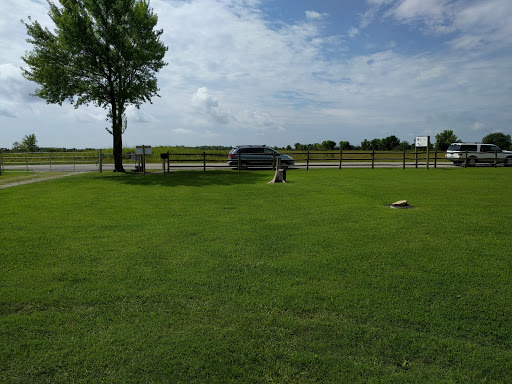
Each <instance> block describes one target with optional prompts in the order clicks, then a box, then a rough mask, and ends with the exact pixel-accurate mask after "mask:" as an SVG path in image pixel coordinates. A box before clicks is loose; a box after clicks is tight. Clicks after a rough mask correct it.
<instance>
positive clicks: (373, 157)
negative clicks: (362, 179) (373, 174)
mask: <svg viewBox="0 0 512 384" xmlns="http://www.w3.org/2000/svg"><path fill="white" fill-rule="evenodd" d="M372 169H375V151H374V150H372Z"/></svg>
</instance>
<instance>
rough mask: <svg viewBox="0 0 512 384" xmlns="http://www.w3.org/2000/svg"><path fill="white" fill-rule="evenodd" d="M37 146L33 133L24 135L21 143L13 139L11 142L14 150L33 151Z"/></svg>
mask: <svg viewBox="0 0 512 384" xmlns="http://www.w3.org/2000/svg"><path fill="white" fill-rule="evenodd" d="M37 148H38V147H37V139H36V135H35V134H34V133H31V134H29V135H25V136H24V137H23V140H21V143H19V142H17V141H15V142H14V143H13V144H12V150H13V151H16V152H35V151H37Z"/></svg>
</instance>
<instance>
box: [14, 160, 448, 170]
mask: <svg viewBox="0 0 512 384" xmlns="http://www.w3.org/2000/svg"><path fill="white" fill-rule="evenodd" d="M338 166H339V165H338V164H337V163H326V162H318V163H310V164H309V168H310V169H315V168H335V169H336V168H338ZM402 167H403V163H402V162H391V161H387V162H386V161H381V162H375V168H402ZM437 167H438V168H447V167H448V168H453V167H454V165H453V164H452V163H446V162H438V163H437ZM124 168H125V169H126V170H127V171H132V170H135V164H134V163H133V162H130V161H126V162H125V163H124ZM293 168H299V169H305V168H306V163H297V164H295V166H294V167H293ZM342 168H371V162H364V161H360V162H343V164H342ZM406 168H415V163H414V162H406ZM418 168H426V164H425V163H419V164H418ZM430 168H434V164H433V163H431V164H430ZM146 169H147V170H152V171H154V170H162V164H161V163H160V164H158V163H147V164H146ZM206 169H207V170H213V169H229V170H231V169H233V168H232V167H227V166H226V163H207V164H206ZM4 170H5V171H20V172H23V171H27V170H29V171H33V172H98V171H99V168H98V165H96V164H76V165H73V164H58V165H55V164H52V166H51V167H50V165H44V164H43V165H28V168H27V166H26V165H12V166H5V169H4ZM113 170H114V164H103V171H105V172H108V171H113ZM175 170H203V164H202V163H171V171H175Z"/></svg>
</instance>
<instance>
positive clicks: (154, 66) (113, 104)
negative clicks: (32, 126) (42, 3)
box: [22, 0, 167, 171]
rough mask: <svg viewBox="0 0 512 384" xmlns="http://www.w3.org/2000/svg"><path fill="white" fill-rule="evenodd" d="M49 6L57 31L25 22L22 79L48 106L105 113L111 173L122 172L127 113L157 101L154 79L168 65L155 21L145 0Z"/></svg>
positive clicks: (74, 0)
mask: <svg viewBox="0 0 512 384" xmlns="http://www.w3.org/2000/svg"><path fill="white" fill-rule="evenodd" d="M47 1H48V4H49V6H50V11H49V13H48V14H49V16H50V18H51V19H52V21H53V22H54V23H55V26H56V29H55V31H54V33H53V32H51V31H50V30H49V29H48V28H43V27H42V26H41V25H40V24H39V23H38V22H37V21H34V22H33V23H26V22H23V23H24V24H25V26H26V28H27V34H28V36H29V38H28V39H27V41H28V42H29V43H30V44H32V45H33V50H32V51H30V52H28V53H27V54H26V55H25V56H24V57H23V58H22V59H23V60H24V61H25V63H26V64H27V65H28V69H23V75H24V76H25V77H26V78H27V79H29V80H31V81H34V82H36V83H38V84H39V85H40V86H41V87H40V88H39V89H37V90H36V92H35V95H36V96H39V97H41V98H43V99H45V100H46V102H47V103H55V104H59V105H62V103H63V102H64V101H66V100H68V101H69V102H71V104H74V106H75V107H76V108H78V107H79V106H81V105H89V104H93V105H94V106H97V107H101V108H104V109H106V110H107V111H108V113H107V120H108V121H110V123H111V128H107V130H108V131H109V132H110V133H111V134H112V136H113V153H114V161H115V171H124V169H123V163H122V149H123V144H122V133H123V132H124V129H126V115H125V113H126V107H127V106H128V105H134V106H136V107H137V108H139V107H140V106H141V105H142V104H143V103H144V102H147V101H149V102H151V98H152V97H154V96H158V87H157V80H156V77H155V75H156V72H158V71H159V70H160V69H161V68H162V67H163V66H164V65H166V63H165V62H164V61H163V58H164V56H165V53H166V51H167V47H165V45H164V44H163V43H162V42H161V41H160V36H161V35H162V33H163V31H162V30H155V27H156V24H157V21H158V18H157V16H156V15H155V14H154V13H153V11H152V9H151V8H150V7H149V2H147V1H145V0H59V3H60V5H61V7H58V6H57V5H55V4H54V3H53V2H52V1H50V0H47ZM29 20H30V18H29Z"/></svg>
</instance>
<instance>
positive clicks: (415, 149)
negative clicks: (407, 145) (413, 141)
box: [414, 148, 418, 168]
mask: <svg viewBox="0 0 512 384" xmlns="http://www.w3.org/2000/svg"><path fill="white" fill-rule="evenodd" d="M414 167H415V168H418V148H414Z"/></svg>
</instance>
